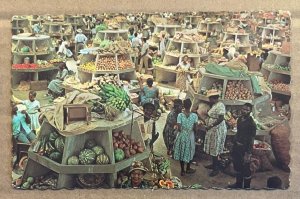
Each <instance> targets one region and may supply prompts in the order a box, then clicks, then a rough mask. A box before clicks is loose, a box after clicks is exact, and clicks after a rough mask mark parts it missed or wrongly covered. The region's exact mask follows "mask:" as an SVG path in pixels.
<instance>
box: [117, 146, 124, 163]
mask: <svg viewBox="0 0 300 199" xmlns="http://www.w3.org/2000/svg"><path fill="white" fill-rule="evenodd" d="M124 158H125V153H124V151H123V150H122V149H116V150H115V160H116V162H119V161H121V160H123V159H124Z"/></svg>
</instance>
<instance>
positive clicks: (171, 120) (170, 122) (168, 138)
mask: <svg viewBox="0 0 300 199" xmlns="http://www.w3.org/2000/svg"><path fill="white" fill-rule="evenodd" d="M177 117H178V113H176V112H175V111H174V110H172V111H171V112H170V113H169V114H168V117H167V121H166V125H165V127H164V130H163V138H164V142H165V145H166V147H167V149H168V150H173V147H174V141H175V139H176V136H177V130H175V129H174V126H175V125H176V124H177Z"/></svg>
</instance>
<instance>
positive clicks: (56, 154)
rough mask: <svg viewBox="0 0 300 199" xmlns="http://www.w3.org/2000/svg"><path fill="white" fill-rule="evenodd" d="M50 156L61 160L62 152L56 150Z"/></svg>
mask: <svg viewBox="0 0 300 199" xmlns="http://www.w3.org/2000/svg"><path fill="white" fill-rule="evenodd" d="M49 158H50V159H51V160H54V161H56V162H61V159H62V154H61V153H60V152H57V151H55V152H52V153H51V154H50V156H49Z"/></svg>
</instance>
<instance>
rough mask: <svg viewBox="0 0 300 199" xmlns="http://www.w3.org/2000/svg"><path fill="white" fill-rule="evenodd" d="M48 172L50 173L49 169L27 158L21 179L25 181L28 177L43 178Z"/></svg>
mask: <svg viewBox="0 0 300 199" xmlns="http://www.w3.org/2000/svg"><path fill="white" fill-rule="evenodd" d="M49 171H51V170H50V169H49V168H47V167H45V166H43V165H41V164H39V163H38V162H36V161H35V160H33V159H31V158H29V159H28V162H27V165H26V168H25V171H24V174H23V176H22V178H23V179H27V178H28V177H29V176H31V177H39V176H43V175H46V174H47V173H48V172H49Z"/></svg>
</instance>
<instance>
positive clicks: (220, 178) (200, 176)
mask: <svg viewBox="0 0 300 199" xmlns="http://www.w3.org/2000/svg"><path fill="white" fill-rule="evenodd" d="M67 66H68V67H69V69H71V70H74V71H77V67H76V63H75V61H73V60H72V61H68V62H67ZM13 93H14V95H15V97H17V98H19V99H27V96H28V91H13ZM45 94H46V91H39V92H37V100H39V101H40V103H41V106H47V105H50V103H49V98H48V97H44V95H45ZM166 117H167V113H164V114H162V116H161V118H160V119H159V121H158V122H157V131H158V132H159V133H160V136H159V139H158V140H157V141H156V142H155V145H154V152H155V153H157V154H160V155H163V156H164V157H167V151H166V147H165V144H164V141H163V137H162V130H163V128H164V124H165V121H166ZM169 159H170V161H171V172H172V175H173V176H177V177H179V178H180V179H181V181H182V183H183V184H184V185H192V184H201V185H202V186H204V187H208V188H210V187H220V188H225V187H226V186H227V185H228V184H233V183H234V182H235V178H234V177H231V176H229V175H227V174H224V173H219V174H218V175H217V176H215V177H209V176H208V174H209V172H210V170H208V169H206V168H204V165H208V164H210V161H209V160H205V159H201V160H198V165H192V167H193V168H195V169H196V173H194V174H187V175H186V176H184V177H181V176H180V164H179V162H178V161H175V160H173V159H172V158H169ZM274 175H277V176H279V177H280V178H281V179H282V181H283V184H284V187H285V188H287V187H288V186H289V173H287V172H284V171H282V170H280V169H278V168H276V167H274V170H273V171H268V172H259V173H256V174H255V176H253V179H252V183H251V187H252V188H255V189H262V188H265V187H266V182H267V178H268V177H270V176H274Z"/></svg>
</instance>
